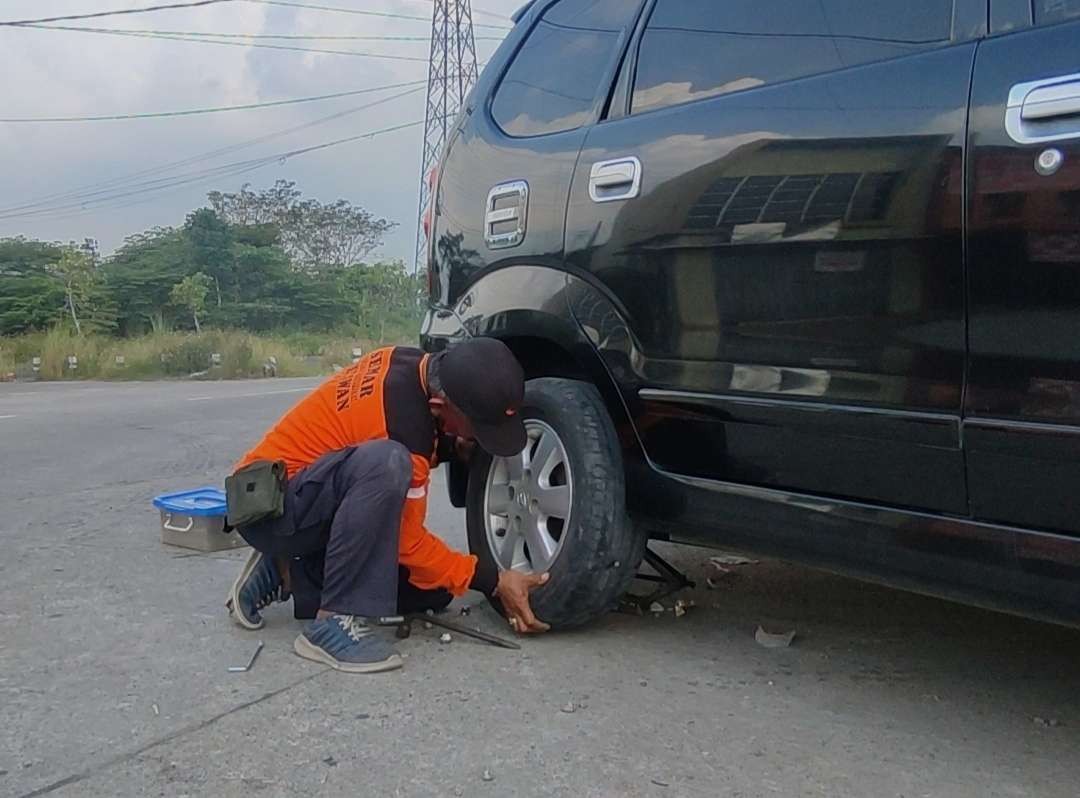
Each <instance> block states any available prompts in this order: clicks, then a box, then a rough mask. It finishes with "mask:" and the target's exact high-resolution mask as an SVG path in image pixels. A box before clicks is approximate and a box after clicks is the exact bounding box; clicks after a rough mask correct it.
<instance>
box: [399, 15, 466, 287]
mask: <svg viewBox="0 0 1080 798" xmlns="http://www.w3.org/2000/svg"><path fill="white" fill-rule="evenodd" d="M478 76H479V71H478V70H477V67H476V41H475V39H474V38H473V23H472V6H471V5H470V0H435V10H434V12H433V14H432V17H431V59H430V61H429V63H428V87H427V113H426V114H425V116H424V158H423V162H422V164H421V167H420V208H419V211H418V212H417V227H416V265H415V269H416V270H419V269H420V267H421V266H423V265H424V264H425V260H426V257H427V244H428V240H427V234H426V233H425V232H424V215H425V214H426V213H427V210H428V205H429V204H430V203H431V201H432V196H431V185H430V183H429V182H428V175H429V174H430V173H431V170H432V169H434V168H435V166H436V165H437V164H438V162H439V156H440V155H441V154H442V148H443V145H444V144H445V143H446V134H447V132H448V131H449V129H450V125H452V124H453V122H454V119H455V118H456V117H457V114H458V111H459V110H460V109H461V105H462V103H464V102H465V95H467V94H468V93H469V89H471V88H472V86H473V84H474V83H475V82H476V79H477V77H478Z"/></svg>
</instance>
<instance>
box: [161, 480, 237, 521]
mask: <svg viewBox="0 0 1080 798" xmlns="http://www.w3.org/2000/svg"><path fill="white" fill-rule="evenodd" d="M154 506H155V507H157V508H158V509H159V510H164V511H165V512H169V513H184V514H185V515H199V516H216V515H221V516H223V515H225V491H223V490H220V489H219V488H211V487H206V488H196V489H195V490H182V491H179V492H177V493H163V494H161V495H160V496H157V497H156V498H155V499H154Z"/></svg>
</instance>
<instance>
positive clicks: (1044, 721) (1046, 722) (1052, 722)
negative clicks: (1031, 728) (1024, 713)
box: [1035, 717, 1058, 728]
mask: <svg viewBox="0 0 1080 798" xmlns="http://www.w3.org/2000/svg"><path fill="white" fill-rule="evenodd" d="M1035 725H1036V726H1049V727H1050V728H1056V727H1057V725H1058V719H1057V718H1040V717H1036V718H1035Z"/></svg>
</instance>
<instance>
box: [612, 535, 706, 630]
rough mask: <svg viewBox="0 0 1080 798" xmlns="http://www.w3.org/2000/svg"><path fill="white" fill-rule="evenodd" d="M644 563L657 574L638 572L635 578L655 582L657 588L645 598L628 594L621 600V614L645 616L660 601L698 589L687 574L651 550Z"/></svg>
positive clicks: (647, 551)
mask: <svg viewBox="0 0 1080 798" xmlns="http://www.w3.org/2000/svg"><path fill="white" fill-rule="evenodd" d="M644 562H645V563H647V564H648V565H649V566H650V567H652V569H653V570H654V571H656V573H654V574H647V573H641V572H638V573H637V574H635V575H634V578H635V579H640V580H642V581H643V582H653V583H655V584H656V586H657V587H656V589H655V590H653V591H652V592H651V593H648V594H646V595H644V596H637V595H633V594H631V593H627V594H626V595H624V596H623V597H622V598H621V599H619V612H625V613H629V614H630V615H644V614H645V613H646V612H649V611H650V608H651V607H652V605H653V604H654V603H656V602H658V601H659V600H660V599H662V598H667V597H668V596H670V595H671V594H672V593H677V592H678V591H680V590H682V589H684V588H691V589H693V588H694V587H696V584H695V583H694V582H692V581H690V580H689V579H687V578H686V574H684V573H683V572H682V571H680V570H678V569H677V568H676V567H675V566H674V565H672V564H671V563H669V562H668V561H667V560H665V559H664V558H663V557H661V556H660V555H659V554H657V553H656V552H654V551H652V550H651V549H645V557H644Z"/></svg>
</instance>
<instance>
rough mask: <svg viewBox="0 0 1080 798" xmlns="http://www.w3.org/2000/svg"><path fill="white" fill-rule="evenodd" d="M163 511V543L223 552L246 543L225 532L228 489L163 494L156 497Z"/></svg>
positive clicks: (209, 488)
mask: <svg viewBox="0 0 1080 798" xmlns="http://www.w3.org/2000/svg"><path fill="white" fill-rule="evenodd" d="M154 506H155V507H157V508H158V510H160V511H161V542H162V543H167V544H169V545H170V546H181V547H183V548H185V549H196V550H198V551H221V550H222V549H235V548H238V547H240V546H245V545H247V544H246V543H244V539H243V538H242V537H240V536H239V535H238V534H236V532H235V531H233V532H226V531H225V492H224V491H222V490H219V489H218V488H212V487H206V488H196V489H195V490H183V491H178V492H177V493H163V494H162V495H161V496H158V497H156V498H155V499H154Z"/></svg>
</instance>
